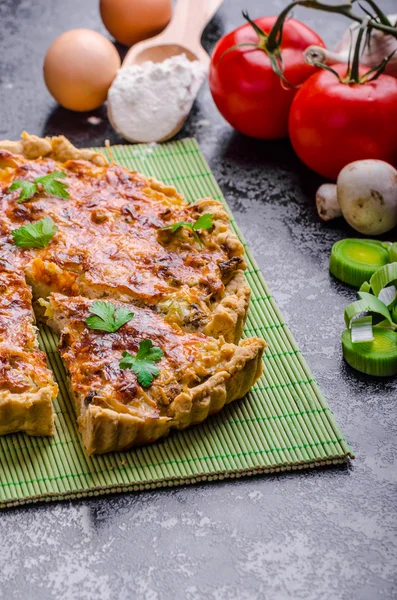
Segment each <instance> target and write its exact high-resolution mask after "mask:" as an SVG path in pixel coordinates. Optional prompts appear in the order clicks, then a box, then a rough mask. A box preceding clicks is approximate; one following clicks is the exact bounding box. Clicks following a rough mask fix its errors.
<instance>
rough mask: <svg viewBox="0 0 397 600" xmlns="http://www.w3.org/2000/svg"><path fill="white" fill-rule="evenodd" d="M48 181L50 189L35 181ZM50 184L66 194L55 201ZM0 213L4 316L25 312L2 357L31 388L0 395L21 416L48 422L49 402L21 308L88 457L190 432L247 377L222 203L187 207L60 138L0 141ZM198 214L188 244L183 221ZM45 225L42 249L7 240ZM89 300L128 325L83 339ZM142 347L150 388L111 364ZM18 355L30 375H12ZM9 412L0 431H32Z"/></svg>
mask: <svg viewBox="0 0 397 600" xmlns="http://www.w3.org/2000/svg"><path fill="white" fill-rule="evenodd" d="M55 176H58V182H57V187H46V186H45V185H44V184H43V185H42V184H41V183H40V182H43V181H45V180H46V178H47V179H48V177H50V178H51V177H55ZM60 181H61V183H60ZM58 184H59V185H58ZM59 186H63V189H65V190H67V193H64V194H62V193H58V192H57V190H59V189H60V187H59ZM25 188H26V190H29V192H28V193H27V194H26V195H25V196H24V195H23V194H22V191H21V190H23V191H25ZM0 209H1V218H0V241H1V244H0V265H5V267H4V270H5V272H6V271H7V268H8V267H7V268H6V265H8V266H10V267H11V268H10V269H9V270H8V273H9V274H10V270H11V271H12V272H13V273H14V275H15V277H16V278H19V280H20V282H21V285H19V284H18V285H17V286H16V288H15V293H14V298H15V301H14V303H13V304H12V305H11V306H10V307H9V311H10V318H11V319H14V321H15V322H16V323H17V322H18V323H19V319H18V318H17V316H16V315H17V313H16V304H18V303H19V302H21V303H23V302H25V305H26V306H25V312H26V315H25V318H26V319H27V321H26V331H25V333H24V332H23V327H22V325H21V326H20V327H19V326H18V327H17V328H16V329H15V330H14V332H13V334H12V336H13V339H14V341H15V344H16V346H15V352H22V353H24V354H23V356H21V357H20V358H18V360H16V359H12V358H11V357H8V358H6V359H5V360H6V361H7V360H8V363H7V364H15V369H16V371H17V372H18V373H19V372H20V371H23V373H24V374H25V377H26V378H27V379H29V385H30V388H29V390H28V391H27V392H26V394H25V392H22V391H21V392H20V393H19V392H18V391H13V388H12V382H11V381H9V380H8V379H7V378H6V377H5V380H4V381H5V383H4V390H5V391H4V397H5V398H6V399H9V398H10V397H11V396H12V395H13V397H14V396H15V398H14V400H15V401H16V400H17V399H19V400H20V403H21V407H22V408H21V410H22V412H23V406H25V409H26V410H25V412H26V413H27V412H29V411H28V406H27V402H29V401H30V400H28V397H29V398H32V397H33V396H35V394H36V396H37V397H39V396H40V398H41V397H42V396H43V397H44V396H45V397H46V398H48V399H49V400H48V403H47V404H48V406H47V417H48V418H47V425H48V423H49V422H50V421H51V423H52V407H51V399H52V398H53V396H54V394H55V393H56V386H55V384H54V382H53V381H52V378H51V374H50V372H49V371H47V370H46V367H45V359H44V356H43V355H42V354H41V353H40V351H39V350H38V349H37V342H36V341H35V331H34V326H33V324H32V323H33V320H32V319H33V317H32V314H33V313H32V307H33V309H34V312H35V314H36V317H37V318H38V319H39V320H44V321H47V322H48V323H49V325H50V326H52V327H54V328H55V329H56V330H57V331H58V332H59V333H60V334H61V342H60V348H59V351H60V354H61V356H62V357H63V359H64V362H65V366H66V368H67V369H68V372H69V374H70V385H71V390H72V395H73V397H74V402H75V409H76V413H77V415H78V422H79V427H80V430H81V433H82V437H83V442H84V445H85V447H86V449H87V451H88V452H89V453H103V452H109V451H112V450H120V449H125V448H129V447H131V446H133V445H137V444H143V443H148V442H150V441H154V440H156V439H158V438H160V437H162V436H164V435H166V434H167V433H168V432H169V430H170V429H172V428H176V429H181V428H184V427H187V426H188V425H190V424H193V423H197V422H200V421H202V420H203V419H205V418H206V416H207V415H208V414H210V413H213V412H216V411H217V410H219V409H220V408H221V407H222V406H223V405H224V404H227V403H229V402H231V401H232V400H234V399H236V398H240V397H242V396H243V395H244V394H245V393H246V392H247V391H248V389H249V388H250V386H251V385H252V384H253V383H254V382H255V381H256V379H257V378H258V377H259V375H260V372H261V367H260V364H261V355H262V352H263V349H264V346H265V343H264V342H263V341H262V340H259V339H257V338H254V339H252V340H243V341H241V342H239V340H240V337H241V334H242V330H243V326H244V322H245V318H246V314H247V310H248V304H249V294H250V290H249V288H248V286H247V283H246V281H245V277H244V269H245V268H246V265H245V260H244V249H243V246H242V244H241V243H240V241H239V240H238V238H237V237H236V235H235V234H234V233H233V232H232V231H231V230H230V227H229V217H228V215H227V213H226V212H225V210H224V208H223V206H222V204H221V203H219V202H217V201H216V200H213V199H211V198H203V199H200V200H197V201H196V202H194V203H193V204H187V203H186V202H185V200H184V199H183V198H182V196H181V195H180V194H178V192H177V191H176V190H175V189H174V188H173V187H170V186H166V185H164V184H162V183H160V182H158V181H156V180H154V179H153V178H148V177H145V176H143V175H141V174H139V173H136V172H133V171H129V170H128V169H126V168H124V167H122V166H120V165H117V164H115V163H114V162H113V161H108V160H107V159H106V158H105V156H104V155H102V154H100V153H97V152H94V151H90V150H78V149H77V148H75V147H74V146H73V145H72V144H71V143H70V142H69V141H68V140H67V139H66V138H64V137H63V136H58V137H53V138H38V137H36V136H31V135H28V134H26V133H24V134H23V135H22V139H21V141H19V142H9V141H4V142H0ZM208 217H210V221H209V222H208V223H207V226H206V227H203V228H201V229H200V230H199V233H197V230H195V224H199V223H200V222H203V219H205V218H207V219H208ZM43 219H45V220H46V221H47V224H48V223H51V224H52V225H51V226H52V228H53V229H52V233H51V235H50V236H49V237H48V239H47V240H46V243H40V244H33V246H34V247H32V245H30V246H29V244H18V243H17V241H16V239H17V238H16V232H19V231H21V228H22V231H27V230H26V228H29V227H32V226H41V225H42V224H43V222H44V221H43ZM5 277H6V276H5ZM5 285H6V284H5ZM7 285H8V286H12V285H13V284H12V280H11V279H9V280H8V283H7ZM30 290H32V294H33V295H32V298H31V297H30V294H31V291H30ZM15 303H16V304H15ZM98 303H102V304H105V305H106V306H108V307H109V306H110V307H113V308H111V310H113V311H115V310H121V307H124V309H123V310H124V311H126V310H127V309H128V311H129V312H130V313H134V317H133V318H132V320H130V321H128V322H126V323H124V324H123V325H122V326H121V328H119V329H118V330H117V331H97V330H91V329H90V327H89V326H88V325H87V322H86V321H87V319H89V315H90V314H91V313H90V311H91V310H93V308H92V307H93V306H94V307H95V306H97V304H98ZM14 311H15V312H14ZM87 315H88V316H87ZM29 327H30V328H31V329H29ZM28 330H29V331H30V333H31V336H33V337H31V338H29V341H28V338H27V337H26V336H27V333H26V332H27V331H28ZM24 336H25V337H24ZM28 337H29V336H28ZM24 340H25V341H24ZM145 340H147V341H146V342H145V343H149V342H150V343H152V344H157V345H156V346H155V347H156V348H158V351H159V352H160V351H161V353H162V358H161V360H160V361H159V364H158V365H157V366H155V367H153V369H154V370H155V371H156V377H154V379H153V382H152V383H151V385H150V387H148V388H146V387H145V386H144V385H142V384H141V383H140V381H139V377H137V374H136V373H135V372H134V371H133V370H131V369H130V370H129V369H124V368H122V367H121V366H120V365H122V364H123V363H122V362H120V361H122V353H123V352H126V353H127V354H128V355H129V356H131V357H133V356H135V357H137V356H138V354H137V353H139V349H140V342H143V341H145ZM18 344H19V345H18ZM25 346H26V347H25ZM7 348H9V349H11V348H12V346H11V345H9V346H7ZM28 348H29V350H28ZM25 354H26V355H27V356H25ZM27 357H29V359H30V360H31V361H33V363H34V362H35V361H36V363H37V367H38V368H37V369H36V368H33V369H32V370H31V371H30V370H29V368H28V367H26V368H25V367H23V366H20V365H21V364H22V363H23V361H25V360H27ZM133 360H135V359H133V358H131V361H132V362H133ZM40 361H41V363H40ZM33 363H32V364H33ZM39 363H40V364H39ZM39 367H40V368H39ZM12 368H14V367H12ZM157 371H158V374H157ZM30 372H32V375H30ZM33 375H34V376H33ZM46 377H47V379H46ZM35 386H36V387H35ZM36 388H37V389H36ZM21 389H22V388H21ZM34 390H36V391H34ZM24 394H25V395H24ZM40 394H42V396H41V395H40ZM36 396H35V398H36ZM7 401H8V400H7ZM32 402H33V400H32ZM33 404H35V403H33ZM36 404H37V406H38V400H37V402H36ZM36 404H35V405H36ZM12 406H13V405H12ZM10 407H11V404H10ZM15 411H16V409H15V410H14V409H13V408H12V407H11V408H9V409H5V411H4V412H1V411H0V433H7V432H8V431H17V430H25V431H27V432H28V433H29V432H30V431H29V427H32V426H33V425H32V423H33V421H32V423H31V424H30V425H29V427H28V426H27V424H25V423H23V422H22V419H19V417H18V418H16V417H15V418H14V412H15ZM15 414H16V413H15ZM32 414H33V412H32ZM18 419H19V420H18ZM30 420H31V419H30ZM33 420H34V419H33ZM43 422H44V421H43ZM37 431H41V430H40V428H39V427H38V430H37ZM46 431H47V433H50V432H51V431H52V428H51V427H48V426H47V430H46ZM37 434H38V435H39V434H40V433H37ZM43 435H44V433H43Z"/></svg>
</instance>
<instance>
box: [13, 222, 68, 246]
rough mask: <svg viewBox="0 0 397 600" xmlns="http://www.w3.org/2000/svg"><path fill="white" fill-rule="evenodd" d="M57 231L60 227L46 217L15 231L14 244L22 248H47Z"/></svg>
mask: <svg viewBox="0 0 397 600" xmlns="http://www.w3.org/2000/svg"><path fill="white" fill-rule="evenodd" d="M57 231H58V227H57V226H56V225H55V223H54V221H53V220H52V219H50V218H49V217H46V218H45V219H41V221H36V223H29V225H25V226H23V227H19V228H18V229H13V230H12V231H11V235H12V237H13V238H14V244H15V245H16V246H20V247H21V248H45V247H46V246H47V245H48V243H49V241H50V240H51V238H52V237H54V235H55V234H56V232H57Z"/></svg>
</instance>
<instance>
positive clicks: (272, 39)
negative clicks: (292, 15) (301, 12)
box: [266, 5, 291, 52]
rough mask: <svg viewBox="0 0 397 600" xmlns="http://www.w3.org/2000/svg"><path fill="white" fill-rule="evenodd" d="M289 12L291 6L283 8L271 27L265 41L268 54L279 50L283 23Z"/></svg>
mask: <svg viewBox="0 0 397 600" xmlns="http://www.w3.org/2000/svg"><path fill="white" fill-rule="evenodd" d="M290 10H291V5H289V6H287V7H286V8H284V10H282V11H281V13H280V14H279V15H278V17H277V20H276V22H275V24H274V25H273V27H272V29H271V31H270V33H269V35H268V38H267V41H266V48H267V49H268V51H269V52H276V51H277V50H278V49H279V48H280V45H281V39H282V36H283V27H284V23H285V20H286V18H287V16H288V13H289V12H290Z"/></svg>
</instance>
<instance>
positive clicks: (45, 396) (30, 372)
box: [0, 264, 58, 435]
mask: <svg viewBox="0 0 397 600" xmlns="http://www.w3.org/2000/svg"><path fill="white" fill-rule="evenodd" d="M7 267H8V268H7ZM57 393H58V386H57V385H56V383H55V382H54V380H53V377H52V373H51V371H50V370H49V369H47V366H46V356H45V354H44V353H43V352H41V350H39V349H38V346H37V338H36V329H35V326H34V315H33V311H32V294H31V290H30V288H29V287H28V286H27V285H26V282H25V278H24V276H23V273H22V272H19V271H14V270H13V269H12V265H6V264H5V265H4V264H3V265H0V434H4V433H12V432H15V431H26V433H29V434H30V435H53V433H54V416H53V409H52V401H53V400H54V399H55V397H56V395H57Z"/></svg>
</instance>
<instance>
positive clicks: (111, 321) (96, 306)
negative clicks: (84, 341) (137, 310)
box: [85, 301, 134, 333]
mask: <svg viewBox="0 0 397 600" xmlns="http://www.w3.org/2000/svg"><path fill="white" fill-rule="evenodd" d="M90 313H91V316H90V317H87V318H86V320H85V322H86V324H87V325H88V327H89V328H90V329H100V330H101V331H107V332H108V333H114V332H115V331H118V330H119V329H120V327H122V326H123V325H125V323H128V321H131V319H132V317H133V316H134V313H133V312H131V311H130V310H128V308H126V307H124V306H116V305H115V304H112V303H111V302H100V301H96V302H93V303H92V304H91V307H90Z"/></svg>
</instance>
